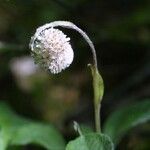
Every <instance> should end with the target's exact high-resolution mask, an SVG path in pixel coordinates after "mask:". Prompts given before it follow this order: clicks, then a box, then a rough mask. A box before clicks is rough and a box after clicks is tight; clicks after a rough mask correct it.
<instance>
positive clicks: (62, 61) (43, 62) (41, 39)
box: [30, 25, 74, 74]
mask: <svg viewBox="0 0 150 150" xmlns="http://www.w3.org/2000/svg"><path fill="white" fill-rule="evenodd" d="M41 28H44V29H43V30H41V31H40V32H39V30H40V29H41ZM69 41H70V38H68V37H67V36H66V35H65V34H64V33H63V32H62V31H60V30H59V29H55V28H53V27H51V28H46V25H44V26H42V27H39V28H38V29H37V30H36V33H35V35H34V36H33V37H32V38H31V42H30V48H31V52H32V57H33V58H34V61H35V63H36V64H38V65H40V66H41V67H42V68H44V69H46V70H48V71H50V72H51V73H53V74H56V73H59V72H61V71H62V70H64V69H65V68H67V67H69V65H70V64H71V63H72V61H73V57H74V53H73V49H72V47H71V45H70V42H69Z"/></svg>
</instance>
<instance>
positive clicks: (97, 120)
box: [95, 104, 101, 132]
mask: <svg viewBox="0 0 150 150" xmlns="http://www.w3.org/2000/svg"><path fill="white" fill-rule="evenodd" d="M100 108H101V104H98V105H95V128H96V132H101V119H100Z"/></svg>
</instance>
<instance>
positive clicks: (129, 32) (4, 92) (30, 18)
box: [0, 0, 150, 150]
mask: <svg viewBox="0 0 150 150" xmlns="http://www.w3.org/2000/svg"><path fill="white" fill-rule="evenodd" d="M56 20H66V21H71V22H73V23H75V24H76V25H77V26H79V27H80V28H81V29H83V30H84V31H86V32H87V33H88V35H89V37H90V38H91V40H92V41H93V42H94V45H95V47H96V51H97V58H98V67H99V70H100V72H101V74H102V76H103V79H104V83H105V95H104V99H103V102H102V123H103V122H104V121H105V119H106V118H107V116H108V115H109V114H111V112H112V111H114V110H116V109H117V108H120V107H121V106H124V105H129V104H131V103H133V102H135V101H141V100H142V99H144V98H148V97H150V1H149V0H113V1H112V0H92V1H91V0H0V100H1V101H5V102H7V103H8V104H9V105H10V106H11V107H12V108H13V109H14V110H15V111H16V112H17V113H18V114H20V115H22V116H25V117H28V118H32V119H34V120H39V121H45V122H51V123H53V124H55V125H56V126H57V127H58V128H59V130H60V131H61V132H62V134H63V135H64V137H65V138H66V140H69V139H73V138H74V136H75V135H74V132H73V129H72V122H73V120H76V121H78V122H80V123H81V124H86V125H88V126H91V127H93V124H94V123H93V120H94V118H93V103H92V98H93V91H92V78H91V74H90V70H89V68H87V64H88V63H90V62H91V61H92V58H91V52H90V49H89V47H88V45H87V44H86V42H85V41H84V40H82V37H81V36H80V35H78V34H77V33H76V32H74V31H71V30H68V29H67V30H65V29H63V31H64V32H65V33H66V34H67V35H68V36H70V37H71V44H72V47H73V49H74V53H75V58H74V61H73V63H72V65H71V66H70V67H69V68H68V69H66V70H65V71H63V72H62V73H60V74H58V75H51V74H48V73H46V72H45V71H42V70H40V69H39V68H37V67H35V65H34V63H33V60H32V58H31V57H30V50H29V48H28V44H29V42H30V37H31V36H32V35H33V34H34V33H35V30H36V28H37V27H39V26H41V25H43V24H45V23H49V22H51V21H56ZM149 130H150V128H149V126H148V125H147V124H144V125H143V126H140V127H137V128H136V129H134V130H133V131H132V132H130V133H128V134H127V135H126V137H125V138H124V139H123V140H122V141H121V143H120V144H119V145H118V147H117V148H118V149H120V150H148V149H149V148H148V147H149V146H148V144H149V143H148V140H149V138H150V137H149V133H148V131H149ZM31 147H32V146H31ZM31 147H30V148H29V149H35V148H31ZM26 149H28V148H27V147H26ZM36 149H37V148H36Z"/></svg>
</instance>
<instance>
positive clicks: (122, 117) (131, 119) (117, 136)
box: [104, 100, 150, 144]
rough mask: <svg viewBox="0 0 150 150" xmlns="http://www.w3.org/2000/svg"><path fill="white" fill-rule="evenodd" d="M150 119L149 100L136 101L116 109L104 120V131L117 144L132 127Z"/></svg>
mask: <svg viewBox="0 0 150 150" xmlns="http://www.w3.org/2000/svg"><path fill="white" fill-rule="evenodd" d="M148 120H150V100H145V101H142V102H138V103H136V104H133V105H130V106H126V107H124V108H120V109H119V110H116V111H115V112H114V113H113V114H111V115H110V117H109V118H108V119H107V120H106V123H105V124H104V133H105V134H107V135H108V136H110V137H111V138H112V139H113V142H114V143H115V144H118V143H119V141H120V140H121V138H122V137H123V136H124V135H125V134H126V133H127V131H128V130H129V129H131V128H132V127H134V126H136V125H138V124H141V123H144V122H146V121H148Z"/></svg>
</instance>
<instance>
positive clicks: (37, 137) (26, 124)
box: [0, 103, 65, 150]
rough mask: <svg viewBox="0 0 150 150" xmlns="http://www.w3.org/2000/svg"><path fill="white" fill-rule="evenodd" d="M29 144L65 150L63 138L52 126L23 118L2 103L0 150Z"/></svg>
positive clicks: (54, 149)
mask: <svg viewBox="0 0 150 150" xmlns="http://www.w3.org/2000/svg"><path fill="white" fill-rule="evenodd" d="M27 144H36V145H40V146H42V147H44V148H46V149H48V150H64V149H65V144H64V140H63V138H62V136H61V135H60V133H59V132H58V131H57V130H56V129H55V128H54V127H53V126H52V125H48V124H44V123H38V122H35V121H32V120H29V119H25V118H22V117H20V116H18V115H16V114H15V113H14V112H13V111H12V110H11V109H10V108H9V107H8V106H7V105H6V104H4V103H0V150H6V148H7V147H8V146H9V147H10V146H19V145H27Z"/></svg>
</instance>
